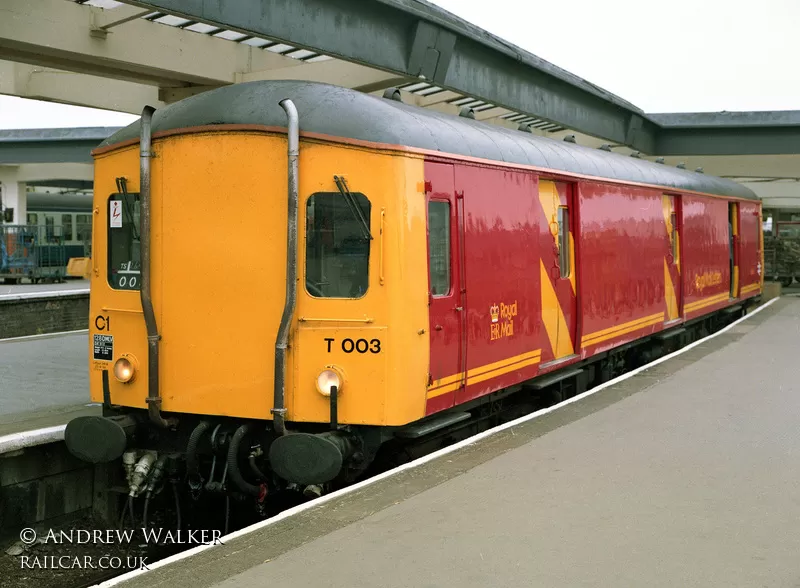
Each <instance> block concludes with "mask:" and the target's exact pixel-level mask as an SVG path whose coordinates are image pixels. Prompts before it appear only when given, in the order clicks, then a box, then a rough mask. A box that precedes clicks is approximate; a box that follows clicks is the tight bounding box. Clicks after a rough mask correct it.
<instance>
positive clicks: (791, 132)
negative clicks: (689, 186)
mask: <svg viewBox="0 0 800 588" xmlns="http://www.w3.org/2000/svg"><path fill="white" fill-rule="evenodd" d="M655 153H656V154H658V155H778V154H795V153H800V126H794V125H791V126H781V127H778V126H760V127H758V126H750V127H721V126H717V127H695V128H669V127H666V128H662V129H661V130H659V132H658V137H657V140H656V147H655Z"/></svg>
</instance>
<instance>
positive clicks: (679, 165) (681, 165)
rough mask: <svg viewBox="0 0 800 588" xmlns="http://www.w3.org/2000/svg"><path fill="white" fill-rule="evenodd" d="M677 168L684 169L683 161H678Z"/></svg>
mask: <svg viewBox="0 0 800 588" xmlns="http://www.w3.org/2000/svg"><path fill="white" fill-rule="evenodd" d="M676 167H677V168H678V169H686V164H685V163H684V162H682V161H681V162H680V163H679V164H678V165H677V166H676Z"/></svg>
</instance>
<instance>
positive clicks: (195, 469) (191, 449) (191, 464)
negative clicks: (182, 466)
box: [186, 421, 211, 480]
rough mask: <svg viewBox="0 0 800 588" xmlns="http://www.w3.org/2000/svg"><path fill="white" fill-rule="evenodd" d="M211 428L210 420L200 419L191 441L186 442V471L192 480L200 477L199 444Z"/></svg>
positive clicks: (190, 438)
mask: <svg viewBox="0 0 800 588" xmlns="http://www.w3.org/2000/svg"><path fill="white" fill-rule="evenodd" d="M210 428H211V423H210V422H208V421H200V424H198V425H197V426H196V427H195V428H194V430H193V431H192V434H191V435H189V443H187V444H186V472H187V474H188V475H189V479H190V480H196V479H197V478H199V477H200V464H199V463H198V461H197V446H198V445H199V444H200V439H201V438H202V437H203V435H204V434H205V432H206V431H208V430H209V429H210Z"/></svg>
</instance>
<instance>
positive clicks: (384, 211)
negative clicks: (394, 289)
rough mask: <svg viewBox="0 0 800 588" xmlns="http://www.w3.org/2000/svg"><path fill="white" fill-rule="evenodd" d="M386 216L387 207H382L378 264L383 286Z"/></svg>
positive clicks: (379, 277)
mask: <svg viewBox="0 0 800 588" xmlns="http://www.w3.org/2000/svg"><path fill="white" fill-rule="evenodd" d="M385 218H386V209H385V208H381V234H380V239H381V244H380V259H379V266H378V279H379V281H380V284H381V286H383V283H384V282H385V280H384V278H383V222H384V219H385Z"/></svg>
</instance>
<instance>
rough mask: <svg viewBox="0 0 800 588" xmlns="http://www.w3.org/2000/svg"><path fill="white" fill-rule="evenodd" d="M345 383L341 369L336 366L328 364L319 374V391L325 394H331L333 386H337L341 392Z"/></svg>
mask: <svg viewBox="0 0 800 588" xmlns="http://www.w3.org/2000/svg"><path fill="white" fill-rule="evenodd" d="M343 383H344V378H343V377H342V374H341V373H340V370H338V369H336V368H335V367H334V366H327V367H326V368H325V369H324V370H322V371H321V372H320V374H319V375H318V376H317V391H318V392H319V393H320V394H322V395H323V396H330V395H331V388H332V387H334V386H336V390H337V392H341V391H342V384H343Z"/></svg>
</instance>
